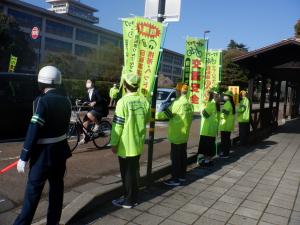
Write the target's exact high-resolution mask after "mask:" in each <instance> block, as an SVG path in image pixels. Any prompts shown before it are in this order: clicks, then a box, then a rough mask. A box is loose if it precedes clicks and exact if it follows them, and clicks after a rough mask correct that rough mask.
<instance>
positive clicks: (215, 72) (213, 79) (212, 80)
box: [204, 50, 222, 104]
mask: <svg viewBox="0 0 300 225" xmlns="http://www.w3.org/2000/svg"><path fill="white" fill-rule="evenodd" d="M221 67H222V50H208V52H207V63H206V77H205V90H204V104H206V103H207V102H208V99H209V90H210V89H211V88H212V87H219V83H220V80H221Z"/></svg>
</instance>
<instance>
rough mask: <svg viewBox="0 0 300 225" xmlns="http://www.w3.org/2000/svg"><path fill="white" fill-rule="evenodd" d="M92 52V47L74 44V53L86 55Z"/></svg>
mask: <svg viewBox="0 0 300 225" xmlns="http://www.w3.org/2000/svg"><path fill="white" fill-rule="evenodd" d="M91 53H92V49H91V48H89V47H86V46H82V45H75V55H77V56H87V55H89V54H91Z"/></svg>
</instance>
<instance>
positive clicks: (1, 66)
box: [0, 13, 36, 72]
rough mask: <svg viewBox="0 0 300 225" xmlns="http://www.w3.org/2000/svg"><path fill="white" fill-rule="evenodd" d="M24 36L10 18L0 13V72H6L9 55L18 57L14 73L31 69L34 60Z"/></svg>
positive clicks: (33, 54) (32, 52)
mask: <svg viewBox="0 0 300 225" xmlns="http://www.w3.org/2000/svg"><path fill="white" fill-rule="evenodd" d="M26 35H28V34H25V33H24V32H22V31H21V30H20V28H19V25H18V24H17V23H16V21H15V20H14V19H12V18H11V17H7V16H6V15H4V14H2V13H0V43H1V45H0V71H8V65H9V60H10V55H11V54H12V55H14V56H16V57H18V62H17V66H16V69H15V72H23V71H22V69H23V68H24V67H26V68H27V69H31V67H32V66H33V65H34V60H35V59H36V57H35V53H34V51H33V49H32V47H31V46H30V43H29V42H28V41H27V39H26Z"/></svg>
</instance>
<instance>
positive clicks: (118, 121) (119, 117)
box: [110, 100, 125, 146]
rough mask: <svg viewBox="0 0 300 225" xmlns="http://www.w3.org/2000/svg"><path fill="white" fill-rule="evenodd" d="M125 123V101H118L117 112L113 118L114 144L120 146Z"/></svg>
mask: <svg viewBox="0 0 300 225" xmlns="http://www.w3.org/2000/svg"><path fill="white" fill-rule="evenodd" d="M124 124H125V113H124V107H123V101H121V100H120V101H118V103H117V106H116V112H115V115H114V118H113V124H112V131H111V140H110V144H111V145H112V146H118V144H119V141H120V138H121V136H122V132H123V128H124Z"/></svg>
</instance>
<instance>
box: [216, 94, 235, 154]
mask: <svg viewBox="0 0 300 225" xmlns="http://www.w3.org/2000/svg"><path fill="white" fill-rule="evenodd" d="M223 95H224V100H225V104H224V106H223V108H222V111H221V114H220V126H219V130H220V132H221V152H220V157H221V158H228V157H229V151H230V147H231V139H230V135H231V132H232V131H233V130H234V115H235V105H234V101H233V93H232V91H226V92H225V93H223Z"/></svg>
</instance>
